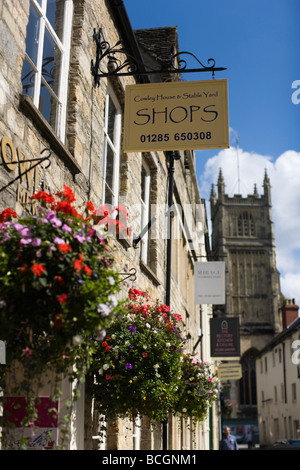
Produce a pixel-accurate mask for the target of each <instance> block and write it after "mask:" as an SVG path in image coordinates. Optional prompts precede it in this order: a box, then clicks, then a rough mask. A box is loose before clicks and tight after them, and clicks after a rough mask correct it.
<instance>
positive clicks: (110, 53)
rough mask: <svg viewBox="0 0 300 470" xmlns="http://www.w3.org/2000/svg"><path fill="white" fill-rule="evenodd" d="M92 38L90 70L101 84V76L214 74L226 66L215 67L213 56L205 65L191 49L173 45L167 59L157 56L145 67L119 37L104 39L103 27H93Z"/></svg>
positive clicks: (97, 82)
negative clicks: (180, 49) (181, 49)
mask: <svg viewBox="0 0 300 470" xmlns="http://www.w3.org/2000/svg"><path fill="white" fill-rule="evenodd" d="M93 39H94V41H95V42H96V59H95V62H94V60H92V61H91V72H92V75H93V76H94V85H95V87H96V86H99V85H100V78H101V77H115V76H123V77H127V76H134V75H136V76H142V75H152V74H176V73H177V74H178V73H180V74H181V73H195V72H197V73H198V72H211V73H212V77H213V78H214V73H215V72H220V71H223V70H226V68H225V67H216V66H215V60H214V59H208V61H207V63H208V65H204V64H203V63H202V62H201V61H200V60H199V59H198V58H197V57H196V56H195V55H194V54H192V53H191V52H177V53H176V54H174V48H173V47H172V48H171V51H170V57H169V60H165V59H161V58H159V57H156V61H157V65H158V68H153V69H148V70H145V64H144V63H142V62H140V61H138V60H137V59H136V58H135V57H133V56H132V54H130V52H129V51H128V50H127V49H126V48H125V46H124V45H123V43H122V40H119V41H118V42H117V43H116V44H115V45H114V46H112V47H111V46H110V44H109V43H108V42H107V41H106V40H105V39H104V37H103V33H102V29H101V28H100V29H99V31H98V33H97V32H96V29H95V28H94V34H93ZM183 57H192V58H193V59H194V60H195V61H196V62H197V63H198V65H199V66H200V67H197V68H187V61H186V59H185V58H183Z"/></svg>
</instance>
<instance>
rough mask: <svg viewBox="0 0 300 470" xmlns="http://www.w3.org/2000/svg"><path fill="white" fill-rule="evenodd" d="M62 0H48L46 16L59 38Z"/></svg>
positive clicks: (61, 24) (60, 37)
mask: <svg viewBox="0 0 300 470" xmlns="http://www.w3.org/2000/svg"><path fill="white" fill-rule="evenodd" d="M63 13H64V0H48V1H47V12H46V16H47V18H48V20H49V22H50V24H51V26H52V28H53V29H54V31H55V32H56V34H57V36H58V37H59V39H60V40H62V35H63Z"/></svg>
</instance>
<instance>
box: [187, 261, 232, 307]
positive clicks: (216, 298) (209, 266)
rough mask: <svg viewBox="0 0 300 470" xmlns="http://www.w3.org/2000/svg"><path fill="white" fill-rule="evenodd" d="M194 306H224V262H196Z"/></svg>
mask: <svg viewBox="0 0 300 470" xmlns="http://www.w3.org/2000/svg"><path fill="white" fill-rule="evenodd" d="M194 296H195V304H212V305H222V304H225V262H224V261H207V262H197V263H195V266H194Z"/></svg>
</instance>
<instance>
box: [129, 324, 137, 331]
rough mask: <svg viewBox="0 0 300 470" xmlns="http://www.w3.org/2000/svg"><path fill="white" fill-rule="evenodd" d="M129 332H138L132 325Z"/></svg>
mask: <svg viewBox="0 0 300 470" xmlns="http://www.w3.org/2000/svg"><path fill="white" fill-rule="evenodd" d="M128 330H129V331H131V332H132V333H135V332H136V327H135V326H132V325H130V326H129V327H128Z"/></svg>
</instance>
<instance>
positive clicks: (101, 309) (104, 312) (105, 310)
mask: <svg viewBox="0 0 300 470" xmlns="http://www.w3.org/2000/svg"><path fill="white" fill-rule="evenodd" d="M97 312H98V313H100V314H101V316H102V317H108V315H109V314H110V308H109V306H108V305H106V304H98V307H97Z"/></svg>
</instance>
